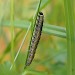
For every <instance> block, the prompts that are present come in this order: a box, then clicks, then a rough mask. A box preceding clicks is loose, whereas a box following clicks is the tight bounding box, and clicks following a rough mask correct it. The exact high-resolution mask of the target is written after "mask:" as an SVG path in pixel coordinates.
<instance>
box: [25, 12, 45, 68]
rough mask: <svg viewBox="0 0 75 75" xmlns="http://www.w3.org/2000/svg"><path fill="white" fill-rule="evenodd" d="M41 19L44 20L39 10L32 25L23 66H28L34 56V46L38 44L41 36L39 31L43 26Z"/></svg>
mask: <svg viewBox="0 0 75 75" xmlns="http://www.w3.org/2000/svg"><path fill="white" fill-rule="evenodd" d="M43 21H44V15H43V13H42V12H39V14H38V16H37V20H36V25H35V27H34V31H33V35H32V38H31V41H30V46H29V50H28V55H27V59H26V63H25V67H26V66H29V65H30V64H31V62H32V60H33V58H34V55H35V52H36V48H37V46H38V43H39V40H40V37H41V31H42V27H43Z"/></svg>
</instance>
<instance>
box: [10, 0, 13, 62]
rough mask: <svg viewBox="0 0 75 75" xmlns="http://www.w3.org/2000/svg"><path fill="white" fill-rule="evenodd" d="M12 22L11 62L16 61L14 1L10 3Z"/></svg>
mask: <svg viewBox="0 0 75 75" xmlns="http://www.w3.org/2000/svg"><path fill="white" fill-rule="evenodd" d="M10 3H11V4H10V9H11V10H10V21H11V28H10V29H11V61H12V62H13V60H14V0H11V1H10Z"/></svg>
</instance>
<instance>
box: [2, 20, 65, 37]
mask: <svg viewBox="0 0 75 75" xmlns="http://www.w3.org/2000/svg"><path fill="white" fill-rule="evenodd" d="M29 25H30V22H29V21H21V20H16V21H14V26H15V27H17V28H23V29H25V28H26V29H27V28H28V26H29ZM3 26H5V27H10V22H9V21H4V22H3ZM43 32H44V33H46V34H50V35H55V36H59V37H61V38H66V29H65V28H64V27H59V26H55V25H50V24H46V23H44V25H43Z"/></svg>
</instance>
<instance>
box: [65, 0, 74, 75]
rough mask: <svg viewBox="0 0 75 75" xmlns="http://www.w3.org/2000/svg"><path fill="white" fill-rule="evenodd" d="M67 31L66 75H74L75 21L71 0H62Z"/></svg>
mask: <svg viewBox="0 0 75 75" xmlns="http://www.w3.org/2000/svg"><path fill="white" fill-rule="evenodd" d="M64 6H65V16H66V30H67V31H66V32H67V58H68V60H67V64H68V66H67V69H68V75H75V23H74V8H73V7H74V6H73V0H64Z"/></svg>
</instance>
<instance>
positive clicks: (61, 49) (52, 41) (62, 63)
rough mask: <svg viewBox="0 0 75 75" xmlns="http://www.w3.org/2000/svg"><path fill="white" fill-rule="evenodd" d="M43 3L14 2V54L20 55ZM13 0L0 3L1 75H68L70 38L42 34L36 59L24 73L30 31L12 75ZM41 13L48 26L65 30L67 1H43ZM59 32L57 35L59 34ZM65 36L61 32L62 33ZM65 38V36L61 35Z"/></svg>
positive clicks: (27, 0)
mask: <svg viewBox="0 0 75 75" xmlns="http://www.w3.org/2000/svg"><path fill="white" fill-rule="evenodd" d="M38 3H39V0H14V53H15V55H16V53H17V51H18V49H19V47H20V45H21V42H22V39H23V37H24V35H25V34H26V31H27V27H28V26H29V24H30V22H31V21H32V18H33V16H34V14H35V12H36V9H37V6H38ZM10 5H11V3H10V0H0V71H1V72H0V75H5V74H6V72H7V75H10V74H12V75H22V74H23V75H66V72H67V71H66V62H67V60H66V56H67V47H66V38H63V37H57V36H54V35H52V34H49V33H47V32H46V33H44V32H43V33H42V36H41V39H40V42H39V45H38V48H37V50H36V54H35V58H34V60H33V62H32V64H31V65H30V66H29V67H28V68H27V69H26V71H24V72H23V68H24V64H25V60H26V54H27V53H26V52H27V51H28V46H29V41H30V37H31V35H30V32H29V33H28V35H27V37H26V41H25V43H24V45H23V47H22V49H21V52H20V54H19V55H18V58H17V60H16V62H15V67H16V68H15V69H14V68H13V70H11V71H10V72H9V68H10V65H11V64H12V62H11V52H10V51H11V44H10V43H11V40H12V39H11V32H10V31H11V27H10V23H11V21H10V16H11V14H10V13H11V11H10V9H11V8H10ZM41 11H42V12H43V13H44V23H45V24H46V25H47V24H48V25H54V26H60V27H64V28H65V16H64V2H63V0H42V4H41ZM56 33H57V32H56ZM60 34H61V33H60ZM61 35H62V34H61Z"/></svg>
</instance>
